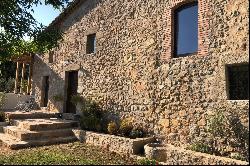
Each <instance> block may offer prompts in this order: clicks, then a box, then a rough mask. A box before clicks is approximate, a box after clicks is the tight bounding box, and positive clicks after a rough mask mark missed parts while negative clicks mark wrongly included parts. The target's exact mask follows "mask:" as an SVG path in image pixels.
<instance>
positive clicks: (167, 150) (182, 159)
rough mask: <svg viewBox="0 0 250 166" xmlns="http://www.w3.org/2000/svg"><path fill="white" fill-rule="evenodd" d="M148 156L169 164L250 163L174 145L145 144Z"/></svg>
mask: <svg viewBox="0 0 250 166" xmlns="http://www.w3.org/2000/svg"><path fill="white" fill-rule="evenodd" d="M144 148H145V153H146V157H147V158H149V159H155V160H158V161H161V162H164V163H165V164H167V165H249V162H246V161H241V160H235V159H230V158H226V157H220V156H215V155H210V154H206V153H200V152H195V151H191V150H186V149H183V148H179V147H175V146H173V145H164V146H158V145H155V144H147V145H145V147H144Z"/></svg>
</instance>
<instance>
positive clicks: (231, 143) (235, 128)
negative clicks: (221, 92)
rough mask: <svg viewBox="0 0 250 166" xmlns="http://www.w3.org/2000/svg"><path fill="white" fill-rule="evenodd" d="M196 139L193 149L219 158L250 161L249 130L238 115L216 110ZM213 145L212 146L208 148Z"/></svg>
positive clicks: (228, 111)
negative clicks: (225, 157)
mask: <svg viewBox="0 0 250 166" xmlns="http://www.w3.org/2000/svg"><path fill="white" fill-rule="evenodd" d="M192 138H195V140H194V141H193V142H194V143H193V144H192V145H191V149H193V150H195V151H200V152H205V153H210V154H211V153H212V154H215V155H219V156H227V157H231V158H232V156H234V155H231V154H237V153H238V154H239V155H236V156H234V157H235V158H237V157H238V156H240V157H238V158H241V159H243V158H244V160H246V161H248V160H249V152H248V150H249V130H248V129H247V127H245V126H244V125H243V124H242V123H241V120H240V118H239V117H238V115H237V114H236V113H234V112H233V111H230V110H227V111H226V110H216V111H215V112H214V113H213V114H211V115H210V116H209V117H208V121H207V126H206V128H205V131H204V132H203V133H202V134H200V135H199V136H196V137H194V136H192ZM207 145H211V146H207Z"/></svg>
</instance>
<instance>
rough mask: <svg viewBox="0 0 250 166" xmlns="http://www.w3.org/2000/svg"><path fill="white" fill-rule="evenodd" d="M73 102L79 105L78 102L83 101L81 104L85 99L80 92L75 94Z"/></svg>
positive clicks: (72, 98) (82, 102)
mask: <svg viewBox="0 0 250 166" xmlns="http://www.w3.org/2000/svg"><path fill="white" fill-rule="evenodd" d="M71 102H72V103H73V104H75V105H77V104H78V103H81V104H84V102H85V101H84V99H83V97H82V96H81V95H80V94H77V95H73V96H72V97H71Z"/></svg>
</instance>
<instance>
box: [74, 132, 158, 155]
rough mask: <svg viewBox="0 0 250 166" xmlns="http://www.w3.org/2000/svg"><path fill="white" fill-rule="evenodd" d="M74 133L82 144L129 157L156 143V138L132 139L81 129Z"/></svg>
mask: <svg viewBox="0 0 250 166" xmlns="http://www.w3.org/2000/svg"><path fill="white" fill-rule="evenodd" d="M73 132H74V133H75V136H76V137H77V138H78V139H79V140H80V142H84V143H87V144H91V145H94V146H100V147H103V148H105V149H108V150H109V151H112V152H116V153H120V154H127V155H131V154H139V153H141V152H143V151H144V145H146V144H148V143H151V142H154V141H155V138H154V137H148V138H137V139H130V138H125V137H119V136H115V135H109V134H102V133H96V132H91V131H84V130H79V129H75V130H73Z"/></svg>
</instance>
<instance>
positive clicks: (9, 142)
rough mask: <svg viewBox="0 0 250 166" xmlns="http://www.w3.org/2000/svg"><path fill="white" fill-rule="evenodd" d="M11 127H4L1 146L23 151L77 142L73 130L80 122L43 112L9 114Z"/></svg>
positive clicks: (0, 139) (0, 134)
mask: <svg viewBox="0 0 250 166" xmlns="http://www.w3.org/2000/svg"><path fill="white" fill-rule="evenodd" d="M6 116H7V118H8V119H9V123H10V125H11V126H6V127H3V133H0V142H1V143H0V144H2V146H5V147H8V148H10V149H21V148H28V147H35V146H44V145H52V144H60V143H69V142H73V141H76V140H77V138H76V137H75V135H74V133H73V131H72V129H74V128H77V127H78V122H77V121H74V120H65V119H60V118H57V114H55V113H46V112H43V111H32V112H7V113H6Z"/></svg>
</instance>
